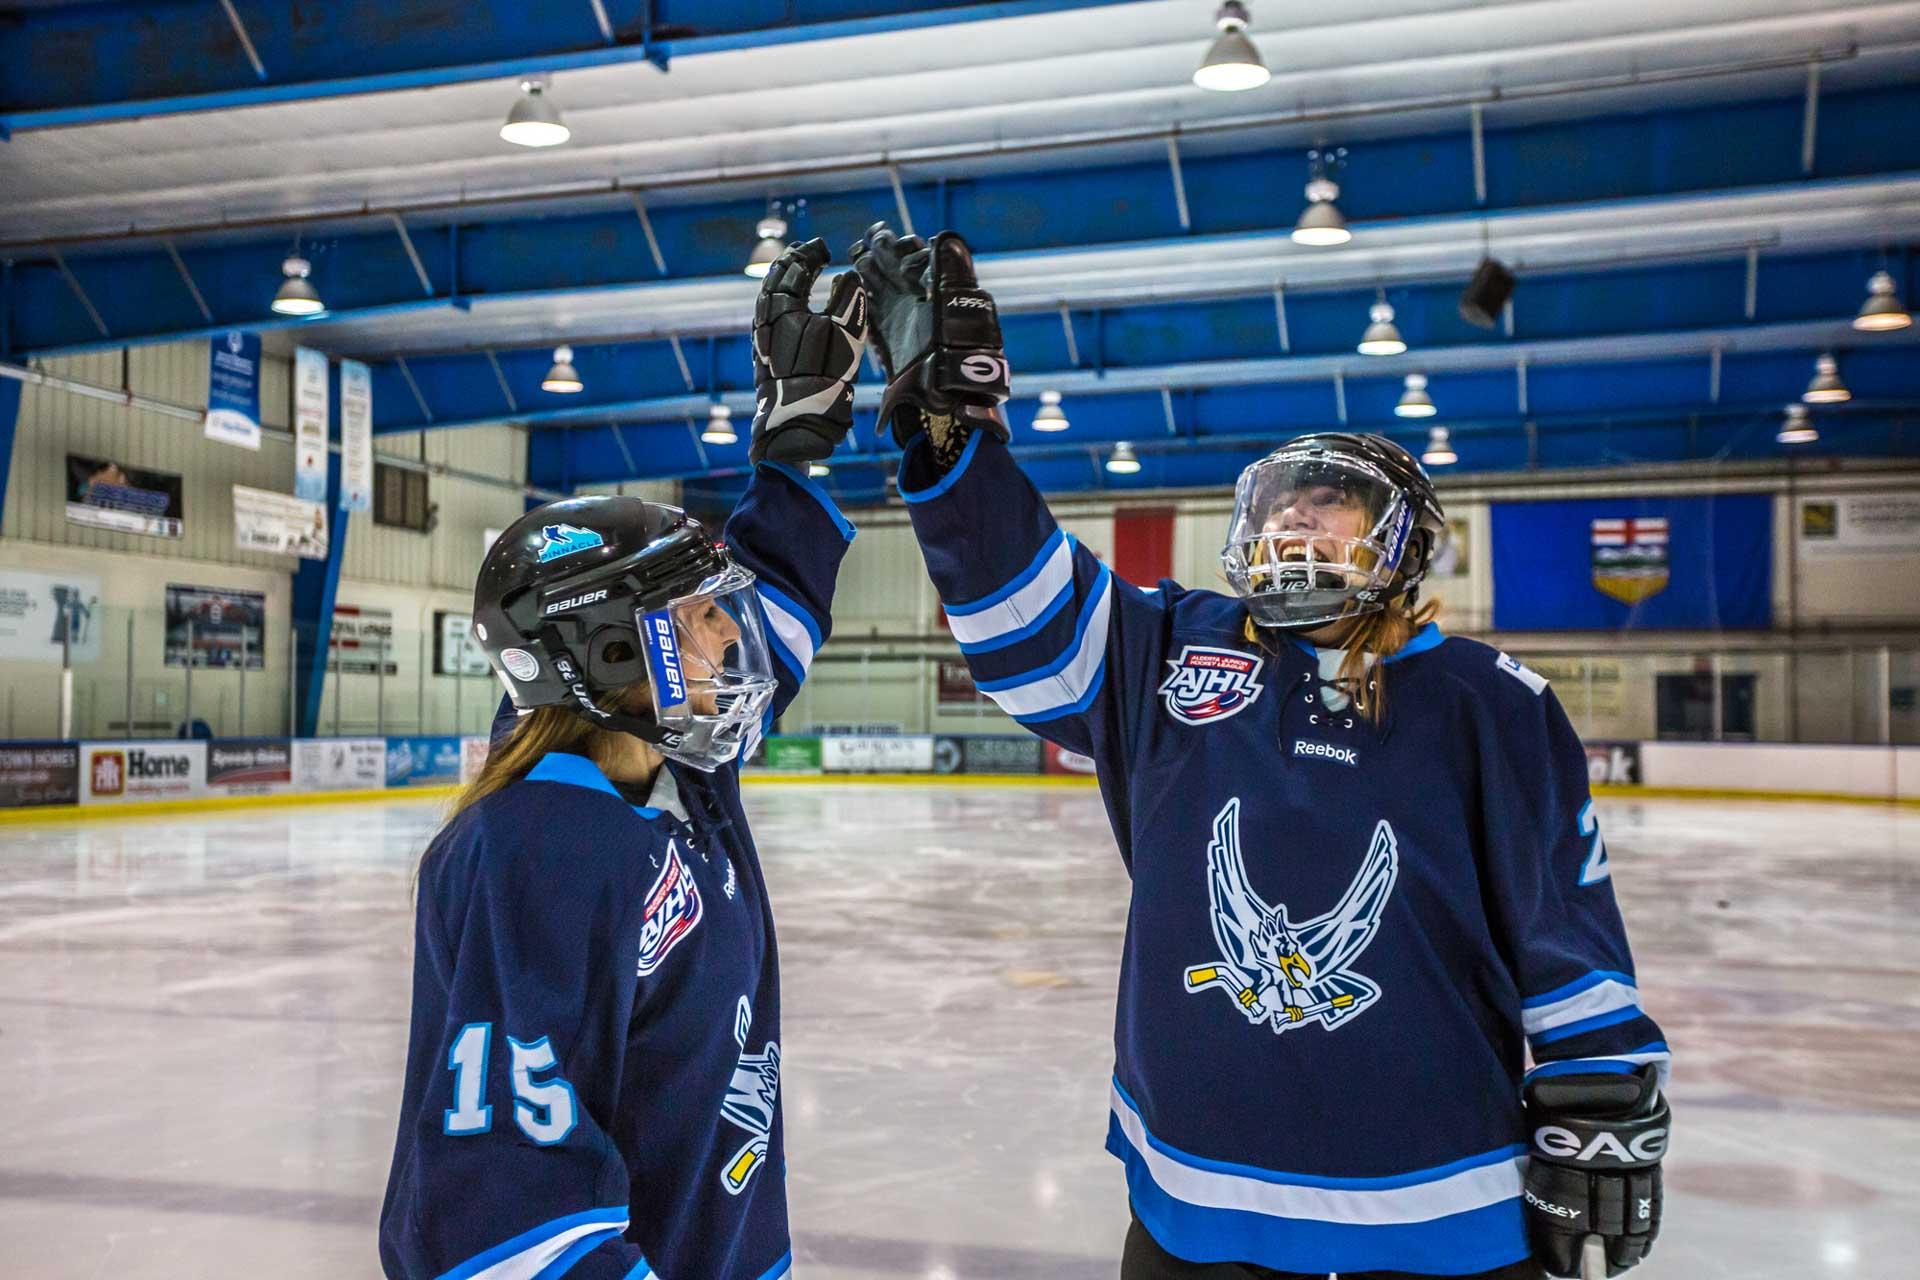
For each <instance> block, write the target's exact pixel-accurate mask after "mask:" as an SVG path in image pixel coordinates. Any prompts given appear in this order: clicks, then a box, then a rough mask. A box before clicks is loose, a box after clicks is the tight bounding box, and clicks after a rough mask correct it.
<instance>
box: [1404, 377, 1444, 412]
mask: <svg viewBox="0 0 1920 1280" xmlns="http://www.w3.org/2000/svg"><path fill="white" fill-rule="evenodd" d="M1393 411H1394V413H1395V414H1397V415H1398V416H1400V417H1402V418H1431V417H1432V416H1433V415H1434V414H1436V413H1438V412H1440V411H1439V410H1438V409H1436V408H1434V407H1433V398H1432V397H1431V396H1429V395H1428V394H1427V375H1426V374H1424V373H1410V374H1408V375H1407V389H1406V390H1405V391H1402V392H1401V393H1400V403H1399V404H1396V405H1395V406H1393Z"/></svg>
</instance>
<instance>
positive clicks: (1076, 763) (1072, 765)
mask: <svg viewBox="0 0 1920 1280" xmlns="http://www.w3.org/2000/svg"><path fill="white" fill-rule="evenodd" d="M1047 772H1048V773H1064V774H1074V775H1078V776H1082V777H1088V778H1090V777H1092V776H1093V775H1094V773H1095V772H1096V770H1095V768H1094V763H1093V757H1092V756H1083V755H1081V754H1080V753H1079V752H1078V751H1069V750H1067V749H1066V748H1065V747H1063V746H1061V745H1060V744H1059V743H1056V742H1049V743H1048V744H1047Z"/></svg>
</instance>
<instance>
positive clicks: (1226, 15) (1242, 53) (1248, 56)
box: [1193, 0, 1272, 93]
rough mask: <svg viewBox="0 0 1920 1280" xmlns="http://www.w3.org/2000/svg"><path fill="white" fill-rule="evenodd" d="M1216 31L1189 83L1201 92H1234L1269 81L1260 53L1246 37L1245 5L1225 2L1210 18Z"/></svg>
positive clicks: (1230, 0)
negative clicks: (1211, 90) (1217, 33)
mask: <svg viewBox="0 0 1920 1280" xmlns="http://www.w3.org/2000/svg"><path fill="white" fill-rule="evenodd" d="M1213 22H1214V25H1215V26H1216V27H1218V28H1219V29H1220V34H1219V35H1218V36H1216V37H1214V41H1213V44H1212V45H1211V46H1209V47H1208V49H1207V56H1206V58H1205V59H1204V60H1203V61H1202V62H1201V63H1200V66H1199V68H1198V69H1197V70H1195V71H1194V73H1193V82H1194V83H1195V84H1197V85H1199V86H1200V87H1201V88H1202V89H1213V90H1216V91H1218V92H1221V93H1235V92H1238V91H1240V90H1242V89H1258V88H1259V87H1260V86H1261V85H1263V84H1265V83H1266V82H1267V81H1268V80H1269V79H1271V78H1272V73H1271V72H1269V71H1268V70H1267V64H1266V63H1264V62H1262V61H1261V60H1260V50H1259V48H1258V47H1257V46H1256V45H1255V44H1254V43H1253V41H1252V40H1251V39H1249V38H1248V36H1247V6H1246V5H1244V4H1242V3H1240V0H1226V3H1225V4H1223V5H1221V6H1220V11H1219V12H1218V13H1216V14H1214V16H1213Z"/></svg>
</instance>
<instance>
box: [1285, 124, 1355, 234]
mask: <svg viewBox="0 0 1920 1280" xmlns="http://www.w3.org/2000/svg"><path fill="white" fill-rule="evenodd" d="M1346 160H1347V149H1346V148H1345V147H1334V148H1332V149H1330V150H1322V149H1320V148H1319V147H1315V148H1314V149H1313V150H1312V151H1309V152H1307V168H1308V172H1309V174H1310V175H1311V176H1310V177H1309V178H1308V180H1307V188H1306V194H1307V207H1306V208H1305V209H1304V210H1302V211H1301V213H1300V221H1298V222H1296V223H1295V224H1294V227H1293V242H1294V243H1295V244H1305V245H1313V246H1315V247H1318V248H1325V247H1328V246H1331V245H1336V244H1345V243H1346V242H1347V241H1349V240H1351V239H1353V232H1351V231H1349V230H1347V220H1346V218H1345V216H1344V215H1342V214H1341V212H1340V209H1339V206H1337V205H1335V204H1334V203H1333V202H1334V201H1335V200H1338V199H1339V198H1340V184H1339V183H1338V182H1335V181H1334V180H1333V175H1334V174H1335V173H1336V172H1337V171H1338V170H1339V169H1340V167H1341V166H1342V165H1344V164H1345V163H1346Z"/></svg>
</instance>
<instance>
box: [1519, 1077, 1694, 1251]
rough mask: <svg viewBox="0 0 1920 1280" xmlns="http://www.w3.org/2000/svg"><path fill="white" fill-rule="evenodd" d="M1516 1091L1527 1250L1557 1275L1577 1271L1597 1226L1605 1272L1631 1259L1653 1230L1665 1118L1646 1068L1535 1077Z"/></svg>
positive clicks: (1648, 1246)
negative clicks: (1524, 1157)
mask: <svg viewBox="0 0 1920 1280" xmlns="http://www.w3.org/2000/svg"><path fill="white" fill-rule="evenodd" d="M1524 1097H1525V1101H1526V1108H1527V1128H1528V1130H1529V1132H1530V1136H1531V1143H1530V1145H1531V1147H1532V1153H1531V1156H1530V1158H1529V1159H1528V1161H1527V1180H1526V1187H1525V1195H1526V1202H1527V1208H1526V1212H1527V1233H1528V1235H1529V1236H1530V1237H1531V1238H1532V1241H1533V1256H1534V1257H1535V1259H1537V1260H1538V1261H1539V1262H1540V1264H1541V1265H1542V1266H1544V1267H1545V1268H1546V1269H1547V1270H1548V1271H1549V1272H1551V1273H1552V1274H1554V1275H1556V1276H1578V1275H1579V1274H1580V1253H1581V1246H1582V1245H1583V1244H1584V1243H1585V1241H1586V1239H1587V1237H1588V1236H1598V1237H1600V1240H1601V1243H1602V1244H1603V1245H1604V1246H1605V1250H1606V1256H1607V1274H1608V1275H1609V1276H1617V1275H1619V1274H1620V1273H1621V1272H1623V1271H1626V1270H1627V1269H1628V1268H1630V1267H1633V1266H1635V1265H1637V1264H1638V1263H1639V1262H1640V1261H1641V1260H1642V1259H1643V1258H1645V1257H1646V1256H1647V1254H1648V1253H1650V1252H1651V1251H1652V1249H1653V1241H1654V1237H1656V1236H1658V1235H1659V1234H1660V1200H1661V1192H1660V1159H1661V1157H1662V1156H1664V1155H1665V1154H1666V1151H1667V1131H1668V1126H1669V1123H1670V1113H1669V1112H1668V1109H1667V1103H1666V1100H1665V1099H1664V1098H1662V1097H1661V1096H1660V1088H1659V1084H1658V1083H1657V1081H1656V1079H1655V1076H1654V1069H1653V1068H1652V1067H1651V1066H1645V1067H1641V1068H1640V1070H1639V1071H1638V1072H1636V1073H1634V1074H1632V1075H1601V1074H1597V1073H1596V1074H1581V1075H1565V1076H1547V1077H1544V1078H1536V1079H1535V1080H1533V1081H1532V1082H1531V1083H1529V1084H1528V1085H1527V1087H1526V1092H1525V1095H1524Z"/></svg>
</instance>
